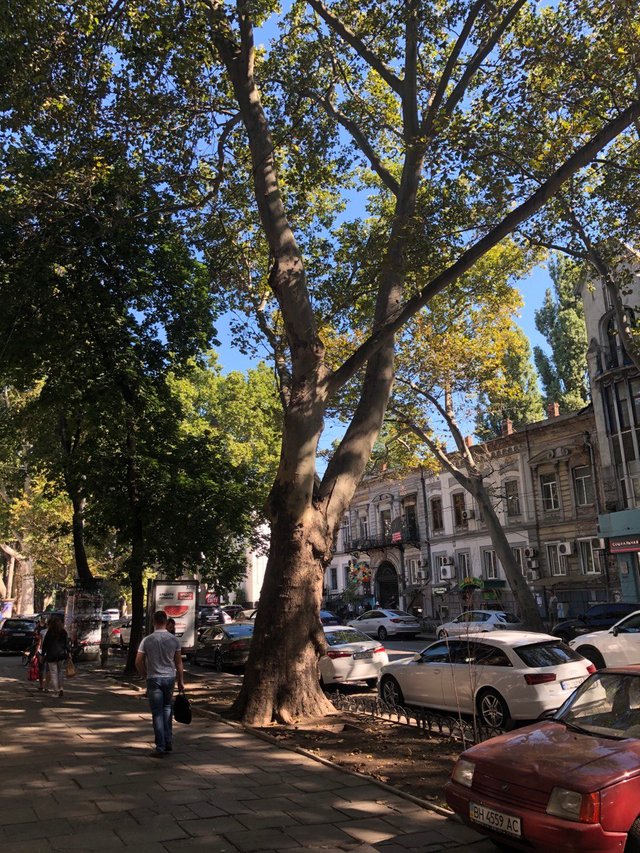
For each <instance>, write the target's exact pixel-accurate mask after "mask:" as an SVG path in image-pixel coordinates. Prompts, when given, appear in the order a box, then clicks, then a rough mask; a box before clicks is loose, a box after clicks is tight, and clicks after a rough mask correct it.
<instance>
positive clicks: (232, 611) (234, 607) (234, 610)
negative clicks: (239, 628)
mask: <svg viewBox="0 0 640 853" xmlns="http://www.w3.org/2000/svg"><path fill="white" fill-rule="evenodd" d="M222 609H223V610H224V612H225V613H228V614H229V616H231V618H232V619H237V618H238V616H242V614H243V613H244V608H243V607H240V605H239V604H225V605H223V607H222Z"/></svg>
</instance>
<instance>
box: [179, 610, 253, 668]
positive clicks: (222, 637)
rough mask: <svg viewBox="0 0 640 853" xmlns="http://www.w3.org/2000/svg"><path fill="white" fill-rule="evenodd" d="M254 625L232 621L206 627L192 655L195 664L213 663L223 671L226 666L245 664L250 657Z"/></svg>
mask: <svg viewBox="0 0 640 853" xmlns="http://www.w3.org/2000/svg"><path fill="white" fill-rule="evenodd" d="M252 636H253V625H251V624H250V623H248V622H230V623H229V624H228V625H213V626H211V627H209V628H205V629H204V631H203V632H202V634H200V636H199V637H198V644H197V646H196V649H195V651H194V652H193V654H192V656H191V662H192V663H194V664H204V663H208V664H211V665H212V666H213V667H214V669H216V670H217V671H218V672H221V671H222V670H223V669H225V668H226V667H232V666H244V664H245V663H246V662H247V658H248V657H249V647H250V646H251V638H252Z"/></svg>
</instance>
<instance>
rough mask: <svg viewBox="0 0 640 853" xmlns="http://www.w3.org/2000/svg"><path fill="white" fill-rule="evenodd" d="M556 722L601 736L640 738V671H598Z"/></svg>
mask: <svg viewBox="0 0 640 853" xmlns="http://www.w3.org/2000/svg"><path fill="white" fill-rule="evenodd" d="M554 719H556V720H559V721H561V722H563V723H565V725H567V726H569V727H570V728H575V729H578V730H580V731H583V732H585V733H587V734H591V735H594V736H598V737H608V738H615V739H619V740H622V739H624V738H628V737H635V738H640V672H638V673H637V674H636V673H620V672H596V673H594V674H593V675H592V676H590V677H589V678H588V679H587V680H586V681H584V682H583V683H582V684H581V685H580V687H579V688H578V689H577V690H576V692H575V693H574V694H573V695H572V696H571V697H570V698H569V699H568V700H567V702H565V704H564V705H563V706H562V708H560V710H559V711H558V713H557V714H556V715H555V717H554Z"/></svg>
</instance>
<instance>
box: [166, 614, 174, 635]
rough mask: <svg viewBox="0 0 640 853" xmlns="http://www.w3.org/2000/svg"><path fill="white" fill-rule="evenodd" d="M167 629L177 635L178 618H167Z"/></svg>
mask: <svg viewBox="0 0 640 853" xmlns="http://www.w3.org/2000/svg"><path fill="white" fill-rule="evenodd" d="M167 631H168V632H169V633H170V634H173V636H174V637H175V635H176V620H175V619H174V618H173V617H171V616H170V617H169V618H168V619H167Z"/></svg>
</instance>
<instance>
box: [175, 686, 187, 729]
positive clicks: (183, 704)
mask: <svg viewBox="0 0 640 853" xmlns="http://www.w3.org/2000/svg"><path fill="white" fill-rule="evenodd" d="M173 719H174V720H175V721H176V722H177V723H184V724H185V725H186V726H188V725H189V723H190V722H191V703H190V702H189V700H188V699H187V697H186V696H185V694H184V693H178V695H177V696H176V698H175V701H174V703H173Z"/></svg>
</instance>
